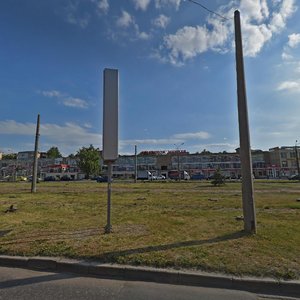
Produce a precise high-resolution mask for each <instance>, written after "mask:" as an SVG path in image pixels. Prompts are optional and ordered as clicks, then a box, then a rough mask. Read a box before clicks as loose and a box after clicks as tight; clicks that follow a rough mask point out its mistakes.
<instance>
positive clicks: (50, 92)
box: [40, 90, 62, 98]
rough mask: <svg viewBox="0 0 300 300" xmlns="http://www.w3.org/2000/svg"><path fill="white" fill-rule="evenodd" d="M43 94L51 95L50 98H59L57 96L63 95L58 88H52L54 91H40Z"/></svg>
mask: <svg viewBox="0 0 300 300" xmlns="http://www.w3.org/2000/svg"><path fill="white" fill-rule="evenodd" d="M40 93H41V94H42V95H43V96H45V97H49V98H57V97H61V96H62V93H61V92H59V91H56V90H52V91H41V92H40Z"/></svg>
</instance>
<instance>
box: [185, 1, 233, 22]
mask: <svg viewBox="0 0 300 300" xmlns="http://www.w3.org/2000/svg"><path fill="white" fill-rule="evenodd" d="M186 1H189V2H191V3H194V4H196V5H199V6H200V7H202V8H203V9H205V10H206V11H208V12H210V13H212V14H214V15H216V16H218V17H219V18H221V19H223V20H226V21H228V20H229V19H228V18H226V17H224V16H222V15H220V14H219V13H217V12H215V11H213V10H211V9H209V8H207V7H206V6H204V5H203V4H201V3H199V2H198V1H195V0H186Z"/></svg>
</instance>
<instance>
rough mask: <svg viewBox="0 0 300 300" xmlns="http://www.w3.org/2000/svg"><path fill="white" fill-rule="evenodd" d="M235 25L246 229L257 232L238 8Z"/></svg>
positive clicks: (235, 13)
mask: <svg viewBox="0 0 300 300" xmlns="http://www.w3.org/2000/svg"><path fill="white" fill-rule="evenodd" d="M234 27H235V47H236V73H237V96H238V118H239V133H240V159H241V168H242V198H243V214H244V230H245V231H246V232H249V233H256V213H255V204H254V188H253V179H252V176H253V175H252V159H251V146H250V132H249V121H248V109H247V95H246V83H245V73H244V58H243V44H242V33H241V21H240V12H239V11H238V10H236V11H235V12H234Z"/></svg>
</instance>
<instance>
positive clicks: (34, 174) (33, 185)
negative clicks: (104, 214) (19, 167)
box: [31, 114, 40, 193]
mask: <svg viewBox="0 0 300 300" xmlns="http://www.w3.org/2000/svg"><path fill="white" fill-rule="evenodd" d="M39 136H40V115H39V114H38V116H37V122H36V134H35V145H34V159H33V170H32V182H31V193H35V192H36V181H37V167H38V149H39Z"/></svg>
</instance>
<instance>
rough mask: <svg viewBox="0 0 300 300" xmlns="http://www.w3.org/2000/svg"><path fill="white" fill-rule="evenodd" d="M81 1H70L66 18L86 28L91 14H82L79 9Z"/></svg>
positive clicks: (69, 21)
mask: <svg viewBox="0 0 300 300" xmlns="http://www.w3.org/2000/svg"><path fill="white" fill-rule="evenodd" d="M78 5H79V2H76V3H75V2H74V3H71V2H70V3H69V5H68V6H67V7H66V8H65V14H66V15H65V20H66V21H67V22H68V23H70V24H74V25H78V26H80V27H81V28H83V29H84V28H86V27H87V26H88V24H89V21H90V15H89V14H88V13H83V14H80V12H79V9H78Z"/></svg>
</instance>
